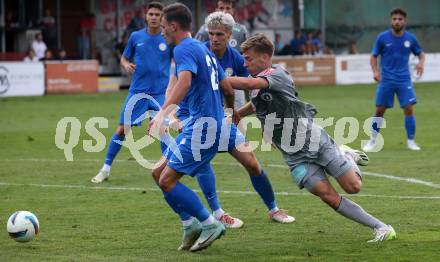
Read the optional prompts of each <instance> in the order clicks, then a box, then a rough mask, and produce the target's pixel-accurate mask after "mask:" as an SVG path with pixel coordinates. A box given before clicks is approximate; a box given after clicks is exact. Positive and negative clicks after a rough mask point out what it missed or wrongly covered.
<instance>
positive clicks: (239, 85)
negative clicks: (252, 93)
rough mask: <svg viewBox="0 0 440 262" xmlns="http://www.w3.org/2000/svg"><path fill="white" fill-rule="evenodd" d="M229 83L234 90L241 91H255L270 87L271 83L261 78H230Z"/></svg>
mask: <svg viewBox="0 0 440 262" xmlns="http://www.w3.org/2000/svg"><path fill="white" fill-rule="evenodd" d="M228 80H229V82H230V83H231V85H232V88H234V89H240V90H254V89H263V88H267V87H269V82H267V80H266V79H264V78H261V77H255V78H253V77H236V76H233V77H229V78H228Z"/></svg>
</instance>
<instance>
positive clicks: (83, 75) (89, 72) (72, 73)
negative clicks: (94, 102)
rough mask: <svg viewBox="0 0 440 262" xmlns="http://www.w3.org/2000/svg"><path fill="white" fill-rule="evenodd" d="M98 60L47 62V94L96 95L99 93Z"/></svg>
mask: <svg viewBox="0 0 440 262" xmlns="http://www.w3.org/2000/svg"><path fill="white" fill-rule="evenodd" d="M98 70H99V65H98V61H96V60H80V61H48V62H46V93H47V94H64V93H96V92H97V91H98Z"/></svg>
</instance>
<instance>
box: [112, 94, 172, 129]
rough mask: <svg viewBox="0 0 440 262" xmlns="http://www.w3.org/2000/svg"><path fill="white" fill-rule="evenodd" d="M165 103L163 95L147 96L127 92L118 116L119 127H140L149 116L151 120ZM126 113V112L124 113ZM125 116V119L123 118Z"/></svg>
mask: <svg viewBox="0 0 440 262" xmlns="http://www.w3.org/2000/svg"><path fill="white" fill-rule="evenodd" d="M164 101H165V94H160V95H154V96H153V95H148V94H145V93H131V92H129V93H128V95H127V98H125V102H124V105H123V106H122V112H121V114H120V116H119V124H120V125H128V126H140V125H141V124H142V121H143V120H145V118H147V116H148V115H149V116H150V118H153V117H154V116H155V115H156V114H157V112H159V110H160V108H161V106H162V105H163V103H164ZM126 111H127V112H126ZM125 115H127V118H125Z"/></svg>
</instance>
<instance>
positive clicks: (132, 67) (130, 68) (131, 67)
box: [121, 56, 136, 74]
mask: <svg viewBox="0 0 440 262" xmlns="http://www.w3.org/2000/svg"><path fill="white" fill-rule="evenodd" d="M121 66H122V67H123V68H124V70H125V71H126V72H127V73H129V74H133V73H134V71H135V70H136V65H135V64H133V63H132V62H130V61H129V60H127V58H125V57H124V56H121Z"/></svg>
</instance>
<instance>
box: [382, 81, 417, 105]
mask: <svg viewBox="0 0 440 262" xmlns="http://www.w3.org/2000/svg"><path fill="white" fill-rule="evenodd" d="M394 94H396V95H397V98H398V99H399V103H400V107H401V108H404V107H406V106H408V105H413V104H415V103H417V100H416V93H415V92H414V87H413V85H412V83H411V82H407V83H403V84H393V83H384V82H381V83H379V85H378V86H377V89H376V106H384V107H386V108H392V107H393V106H394Z"/></svg>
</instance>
